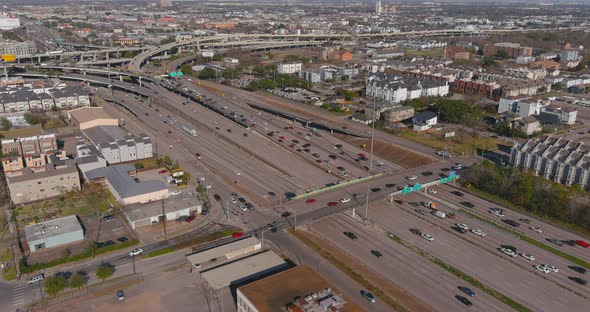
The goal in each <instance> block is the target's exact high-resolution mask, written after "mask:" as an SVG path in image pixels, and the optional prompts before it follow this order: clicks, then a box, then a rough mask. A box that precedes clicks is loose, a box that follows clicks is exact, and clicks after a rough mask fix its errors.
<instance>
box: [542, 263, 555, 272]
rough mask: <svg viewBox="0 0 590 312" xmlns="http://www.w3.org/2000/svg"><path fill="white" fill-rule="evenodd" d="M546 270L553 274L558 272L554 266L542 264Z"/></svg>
mask: <svg viewBox="0 0 590 312" xmlns="http://www.w3.org/2000/svg"><path fill="white" fill-rule="evenodd" d="M543 265H544V266H545V267H546V268H547V269H549V270H550V271H553V272H555V273H557V272H559V270H558V269H557V267H556V266H554V265H549V264H543Z"/></svg>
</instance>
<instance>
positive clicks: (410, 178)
mask: <svg viewBox="0 0 590 312" xmlns="http://www.w3.org/2000/svg"><path fill="white" fill-rule="evenodd" d="M406 179H408V180H409V181H413V180H416V179H418V177H417V176H407V177H406Z"/></svg>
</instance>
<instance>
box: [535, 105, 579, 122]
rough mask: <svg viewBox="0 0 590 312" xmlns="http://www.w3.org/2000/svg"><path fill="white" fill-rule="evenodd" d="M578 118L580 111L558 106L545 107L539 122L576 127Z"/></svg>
mask: <svg viewBox="0 0 590 312" xmlns="http://www.w3.org/2000/svg"><path fill="white" fill-rule="evenodd" d="M577 116H578V110H577V109H575V108H570V107H566V108H563V107H559V106H557V105H556V104H553V103H552V104H551V105H550V106H547V107H543V108H542V109H541V113H540V114H539V117H538V118H539V120H540V121H541V122H542V123H543V124H549V123H550V124H560V123H561V124H565V125H570V126H571V125H574V124H575V123H576V118H577Z"/></svg>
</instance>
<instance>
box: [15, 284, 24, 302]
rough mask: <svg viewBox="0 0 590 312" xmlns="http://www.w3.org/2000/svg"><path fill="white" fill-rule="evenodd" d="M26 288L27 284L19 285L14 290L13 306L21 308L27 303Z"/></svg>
mask: <svg viewBox="0 0 590 312" xmlns="http://www.w3.org/2000/svg"><path fill="white" fill-rule="evenodd" d="M25 286H26V284H21V285H17V286H14V288H13V290H12V304H13V305H14V306H15V307H20V306H22V305H23V304H24V303H25Z"/></svg>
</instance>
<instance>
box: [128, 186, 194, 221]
mask: <svg viewBox="0 0 590 312" xmlns="http://www.w3.org/2000/svg"><path fill="white" fill-rule="evenodd" d="M199 206H201V203H200V202H199V201H198V200H197V198H195V197H194V196H193V195H191V194H188V193H182V194H180V195H174V196H170V197H168V199H166V200H164V207H165V208H166V213H170V212H175V211H180V210H184V209H186V208H189V209H190V210H196V209H197V207H199ZM123 212H124V213H125V215H126V216H127V218H128V219H129V220H130V221H139V220H144V219H147V218H151V217H153V216H157V215H162V201H161V200H158V201H153V202H149V203H145V204H139V203H136V204H131V205H127V206H125V207H124V208H123Z"/></svg>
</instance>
